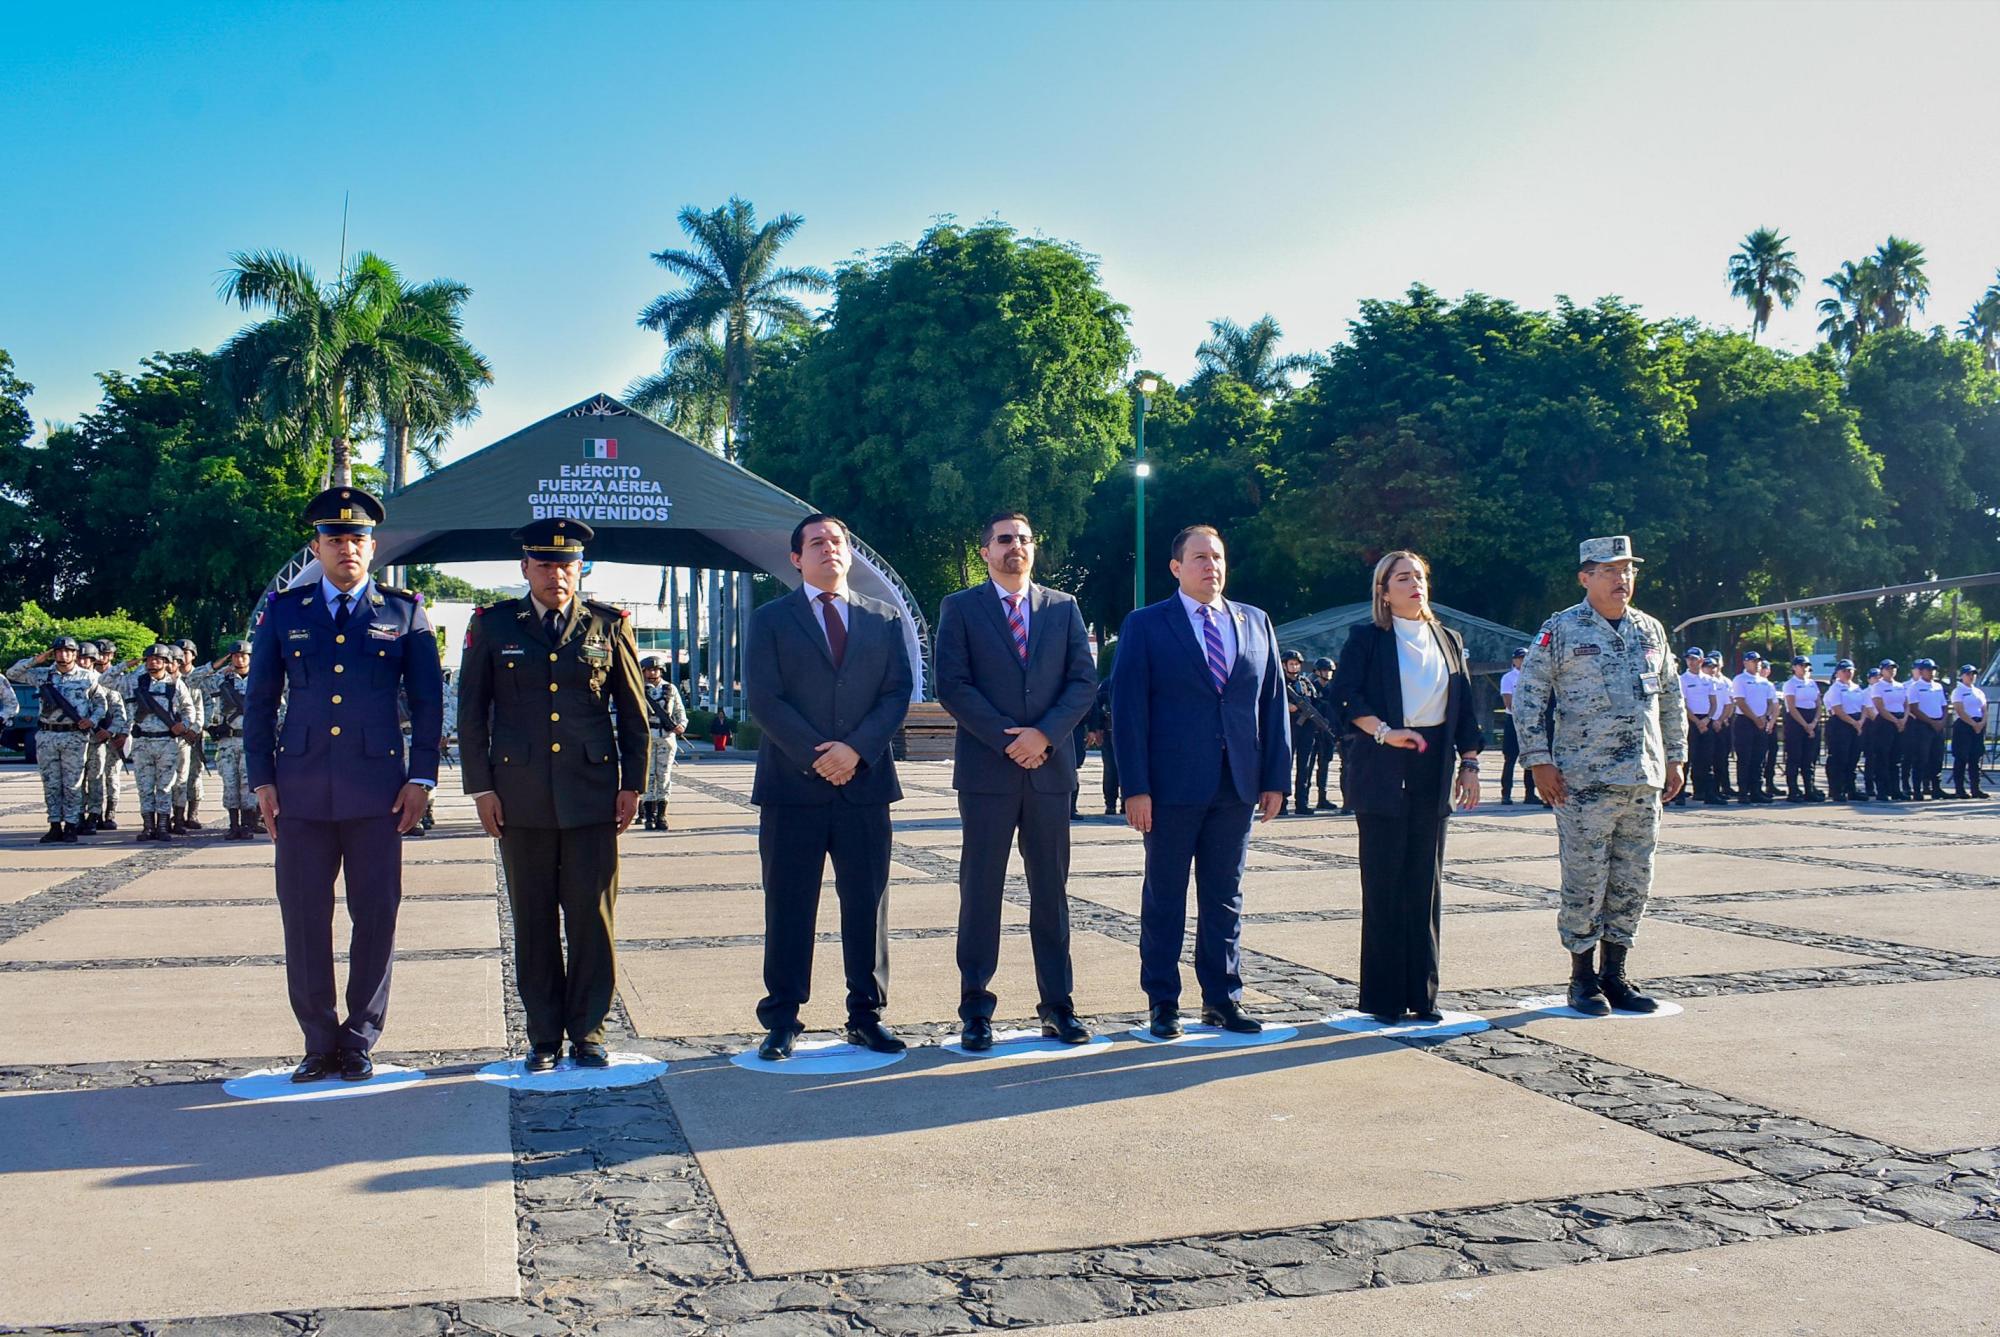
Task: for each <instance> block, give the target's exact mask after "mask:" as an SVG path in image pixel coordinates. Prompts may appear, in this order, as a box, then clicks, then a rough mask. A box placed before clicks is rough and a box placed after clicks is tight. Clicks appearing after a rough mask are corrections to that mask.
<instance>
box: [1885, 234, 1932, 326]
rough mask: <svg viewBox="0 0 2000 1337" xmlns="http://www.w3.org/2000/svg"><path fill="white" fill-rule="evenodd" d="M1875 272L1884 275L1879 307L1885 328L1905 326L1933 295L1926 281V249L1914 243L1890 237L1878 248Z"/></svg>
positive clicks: (1927, 280) (1929, 284)
mask: <svg viewBox="0 0 2000 1337" xmlns="http://www.w3.org/2000/svg"><path fill="white" fill-rule="evenodd" d="M1873 259H1874V261H1875V268H1876V269H1877V270H1878V271H1879V272H1880V274H1881V290H1880V292H1879V293H1878V294H1877V295H1876V305H1877V307H1878V308H1879V310H1880V311H1881V313H1882V328H1883V329H1885V330H1893V329H1896V328H1898V327H1900V326H1901V325H1903V324H1904V323H1905V322H1906V321H1908V319H1909V318H1910V314H1911V312H1913V311H1922V310H1923V309H1924V299H1925V298H1927V297H1929V296H1930V295H1931V281H1930V280H1929V279H1928V278H1926V277H1924V248H1923V247H1922V246H1920V245H1918V244H1917V243H1916V242H1914V241H1907V240H1905V239H1904V238H1902V237H1896V236H1891V237H1890V238H1889V239H1888V240H1887V241H1885V242H1883V243H1882V244H1881V245H1880V246H1878V247H1876V248H1875V255H1874V257H1873Z"/></svg>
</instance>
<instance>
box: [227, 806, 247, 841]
mask: <svg viewBox="0 0 2000 1337" xmlns="http://www.w3.org/2000/svg"><path fill="white" fill-rule="evenodd" d="M223 811H224V812H226V813H228V814H229V829H228V830H227V831H225V832H223V833H222V838H223V839H224V840H241V839H243V814H242V812H241V811H239V810H238V809H235V808H224V809H223Z"/></svg>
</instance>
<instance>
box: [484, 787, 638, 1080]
mask: <svg viewBox="0 0 2000 1337" xmlns="http://www.w3.org/2000/svg"><path fill="white" fill-rule="evenodd" d="M500 868H501V871H503V872H504V873H506V875H507V903H508V904H509V905H510V906H512V907H513V910H514V980H515V984H516V986H517V987H518V988H519V989H520V992H521V1010H522V1011H523V1012H524V1013H526V1015H527V1023H528V1043H529V1044H531V1045H533V1046H535V1047H536V1048H538V1049H553V1048H555V1047H556V1046H558V1045H560V1044H561V1043H562V1041H563V1037H564V1036H568V1037H569V1039H570V1040H571V1042H573V1043H576V1044H583V1043H591V1044H602V1043H604V1019H605V1018H606V1017H608V1016H610V1015H611V1000H612V997H613V996H614V995H615V993H616V992H617V988H618V960H617V955H616V951H615V948H614V947H613V942H614V939H615V936H616V935H615V929H614V926H613V911H614V908H615V906H616V905H617V902H618V827H617V824H616V823H613V822H595V823H592V824H591V825H589V826H572V827H547V826H519V825H516V824H515V823H512V822H509V823H508V824H507V826H506V827H505V828H504V830H503V832H502V834H501V836H500ZM565 940H567V944H568V950H567V952H565V950H564V944H565Z"/></svg>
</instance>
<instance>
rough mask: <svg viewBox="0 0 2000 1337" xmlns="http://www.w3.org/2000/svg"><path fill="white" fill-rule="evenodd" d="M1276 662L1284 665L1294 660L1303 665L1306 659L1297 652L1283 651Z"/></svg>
mask: <svg viewBox="0 0 2000 1337" xmlns="http://www.w3.org/2000/svg"><path fill="white" fill-rule="evenodd" d="M1278 660H1279V662H1280V663H1284V664H1290V663H1292V662H1293V661H1295V660H1296V661H1297V662H1298V663H1301V664H1303V663H1305V662H1306V657H1305V656H1304V655H1302V654H1300V653H1299V652H1298V651H1297V650H1287V651H1285V653H1283V654H1281V655H1279V656H1278Z"/></svg>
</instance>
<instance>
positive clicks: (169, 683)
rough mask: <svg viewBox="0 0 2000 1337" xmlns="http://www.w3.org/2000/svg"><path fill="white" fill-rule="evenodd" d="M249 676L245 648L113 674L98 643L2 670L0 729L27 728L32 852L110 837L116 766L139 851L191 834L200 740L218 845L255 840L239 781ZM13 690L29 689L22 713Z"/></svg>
mask: <svg viewBox="0 0 2000 1337" xmlns="http://www.w3.org/2000/svg"><path fill="white" fill-rule="evenodd" d="M249 673H250V643H249V642H248V641H237V642H234V643H233V644H231V645H230V647H229V650H228V653H226V654H225V655H224V656H223V657H222V658H220V659H217V660H216V661H214V662H213V663H210V664H205V665H204V664H200V663H199V662H198V661H197V656H196V652H195V646H194V643H193V642H192V641H185V640H183V641H179V642H176V643H164V642H163V643H158V644H155V645H152V646H150V647H149V648H148V649H147V651H146V653H145V654H144V655H143V656H142V657H141V658H140V659H139V660H137V661H131V662H126V663H122V664H121V663H120V662H119V661H118V651H117V647H116V646H115V645H113V644H112V643H111V642H110V641H78V640H77V639H76V638H75V637H73V636H58V637H57V638H55V640H54V641H53V642H51V644H50V646H49V648H48V649H47V650H45V651H43V652H42V653H41V654H39V655H34V656H31V657H29V658H26V659H22V660H20V661H19V662H18V663H16V664H15V665H14V666H13V667H12V668H10V669H8V670H7V674H6V682H7V683H8V684H11V685H10V686H6V687H0V721H5V720H10V719H11V718H12V717H13V716H14V715H15V714H16V713H17V712H19V711H20V710H22V709H32V710H33V711H34V712H35V713H36V717H37V728H36V740H35V760H36V766H37V767H38V769H39V770H40V772H41V777H42V797H43V801H44V803H45V804H46V806H47V810H48V819H49V829H48V832H47V833H46V834H45V835H43V836H42V843H43V844H55V843H58V842H74V841H76V840H77V839H78V838H80V837H82V836H87V835H91V834H93V833H95V832H98V831H116V830H118V829H119V824H118V816H117V814H118V805H119V799H120V796H121V791H122V788H123V769H124V766H125V765H126V763H128V762H129V763H130V764H131V767H132V773H133V782H134V786H135V788H136V789H137V790H138V795H139V816H140V828H141V829H140V833H139V839H141V840H168V839H171V838H173V837H174V836H177V835H183V834H186V833H187V832H189V831H198V830H200V829H201V827H202V821H201V805H202V803H203V802H204V800H205V799H206V798H207V788H208V786H207V761H206V756H205V746H206V743H207V741H208V740H209V739H213V740H214V741H215V744H216V755H215V768H216V771H217V773H218V775H219V776H220V778H221V781H222V791H223V792H222V803H223V806H224V807H225V808H226V809H227V810H228V812H229V832H228V838H229V839H232V840H247V839H249V838H250V837H251V835H252V834H253V832H254V831H255V830H256V829H257V820H256V818H257V814H256V803H255V801H254V799H253V798H252V797H251V796H250V793H249V791H248V789H247V788H246V787H245V783H244V769H243V707H244V700H245V694H246V691H247V689H248V679H249ZM14 687H21V688H29V689H32V694H29V695H27V699H26V702H25V705H24V704H23V702H22V701H21V699H20V697H19V696H17V694H16V693H15V691H14V690H13V689H14Z"/></svg>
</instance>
